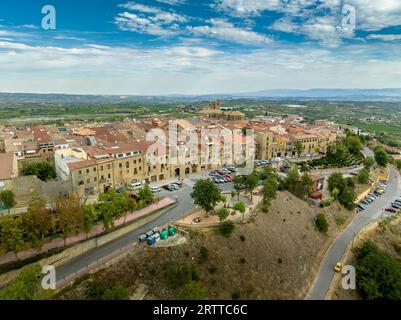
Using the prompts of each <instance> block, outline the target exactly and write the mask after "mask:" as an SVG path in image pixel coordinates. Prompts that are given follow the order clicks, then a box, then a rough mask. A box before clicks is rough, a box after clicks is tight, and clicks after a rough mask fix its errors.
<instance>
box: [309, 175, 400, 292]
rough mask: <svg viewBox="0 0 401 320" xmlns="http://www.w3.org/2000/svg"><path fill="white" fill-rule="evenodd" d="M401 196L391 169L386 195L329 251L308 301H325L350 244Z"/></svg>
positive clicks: (365, 212)
mask: <svg viewBox="0 0 401 320" xmlns="http://www.w3.org/2000/svg"><path fill="white" fill-rule="evenodd" d="M400 195H401V177H400V174H399V173H398V172H397V171H396V170H394V169H391V172H390V180H389V183H388V186H387V189H386V193H385V194H384V195H383V196H382V197H380V198H379V199H377V200H376V201H375V202H373V203H372V204H370V205H369V206H365V208H366V210H365V211H362V212H360V213H358V215H357V216H356V217H355V219H354V220H353V221H352V222H351V224H350V225H349V226H348V227H347V228H346V229H345V230H344V231H343V233H342V234H341V235H340V236H339V237H338V238H337V239H336V240H335V242H334V243H333V244H332V246H331V247H330V248H329V250H328V251H327V253H326V255H325V257H324V260H323V262H322V264H321V267H320V270H319V273H318V275H317V277H316V279H315V282H314V284H313V286H312V288H311V289H310V291H309V294H308V296H307V299H308V300H324V298H325V296H326V293H327V291H328V290H329V288H330V284H331V282H332V280H333V277H334V274H335V272H334V270H333V268H334V265H335V264H336V263H337V262H338V261H341V260H342V258H343V255H344V253H345V250H346V248H347V246H348V244H349V243H350V242H351V241H353V238H354V236H355V235H356V234H358V233H359V231H361V229H362V228H364V227H365V226H367V225H368V224H369V223H371V222H372V221H373V220H374V219H378V218H381V217H382V216H383V215H384V214H383V209H384V208H386V207H388V206H389V205H390V203H391V202H393V201H394V200H395V199H396V198H397V197H399V196H400Z"/></svg>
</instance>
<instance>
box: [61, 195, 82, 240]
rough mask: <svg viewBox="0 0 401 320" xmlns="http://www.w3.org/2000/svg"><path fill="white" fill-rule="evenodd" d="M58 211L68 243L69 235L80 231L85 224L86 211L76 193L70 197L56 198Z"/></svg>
mask: <svg viewBox="0 0 401 320" xmlns="http://www.w3.org/2000/svg"><path fill="white" fill-rule="evenodd" d="M56 212H57V218H58V224H59V229H60V232H61V235H62V237H63V240H64V245H66V244H67V239H68V237H69V236H71V235H73V234H77V233H79V232H80V231H81V230H82V227H83V224H84V212H83V210H82V207H81V203H80V199H79V197H78V196H77V195H76V194H71V195H70V196H69V197H68V198H67V197H64V196H59V197H58V198H57V200H56Z"/></svg>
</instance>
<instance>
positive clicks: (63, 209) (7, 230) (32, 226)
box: [0, 186, 153, 259]
mask: <svg viewBox="0 0 401 320" xmlns="http://www.w3.org/2000/svg"><path fill="white" fill-rule="evenodd" d="M152 202H153V194H152V192H151V190H150V188H149V186H145V187H144V188H143V189H141V190H140V191H139V192H138V198H137V200H135V199H132V198H131V197H130V196H129V195H128V194H127V193H126V192H122V193H118V192H116V191H115V190H114V189H109V190H108V192H107V193H102V194H100V196H99V202H98V203H96V204H85V205H82V204H81V201H80V199H79V197H78V196H77V195H76V194H71V195H70V196H68V197H65V196H59V197H58V198H57V199H56V201H55V203H54V206H53V207H52V208H50V207H49V206H47V203H46V201H45V200H44V199H43V198H42V197H40V196H39V195H38V193H36V192H34V193H33V194H32V198H31V200H30V202H29V205H28V210H27V212H26V213H24V214H22V215H13V216H10V215H7V216H5V217H3V218H1V219H0V242H1V245H2V247H3V248H4V249H5V250H6V251H7V252H14V253H15V255H16V258H17V259H18V252H20V251H22V250H24V249H26V248H29V247H33V248H35V249H37V250H39V251H40V250H41V249H42V247H43V245H44V243H45V241H46V238H48V237H49V236H61V237H62V239H63V240H64V244H66V240H67V238H68V237H70V236H72V235H74V234H79V233H81V232H85V234H86V235H87V237H88V235H89V233H90V232H91V230H92V228H93V227H94V226H95V225H96V224H98V223H100V224H102V225H103V227H104V229H105V230H109V229H111V228H112V227H114V220H115V219H118V218H121V217H123V216H124V217H125V218H126V216H127V214H128V213H129V212H132V211H133V210H135V209H141V208H143V207H144V206H146V205H148V204H150V203H152ZM124 222H125V219H124Z"/></svg>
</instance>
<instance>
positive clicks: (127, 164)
mask: <svg viewBox="0 0 401 320" xmlns="http://www.w3.org/2000/svg"><path fill="white" fill-rule="evenodd" d="M125 168H127V169H128V168H129V162H128V161H127V162H126V163H125Z"/></svg>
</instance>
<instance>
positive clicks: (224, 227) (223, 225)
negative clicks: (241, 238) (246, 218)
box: [218, 221, 235, 237]
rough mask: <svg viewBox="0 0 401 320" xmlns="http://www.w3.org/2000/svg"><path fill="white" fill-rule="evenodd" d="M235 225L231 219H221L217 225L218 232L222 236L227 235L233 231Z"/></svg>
mask: <svg viewBox="0 0 401 320" xmlns="http://www.w3.org/2000/svg"><path fill="white" fill-rule="evenodd" d="M234 229H235V225H234V223H233V222H232V221H223V222H220V224H219V226H218V232H219V233H220V234H221V235H222V236H224V237H229V236H231V234H232V233H233V232H234Z"/></svg>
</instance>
